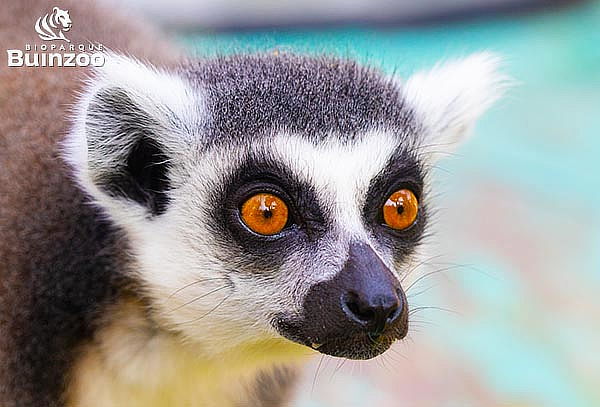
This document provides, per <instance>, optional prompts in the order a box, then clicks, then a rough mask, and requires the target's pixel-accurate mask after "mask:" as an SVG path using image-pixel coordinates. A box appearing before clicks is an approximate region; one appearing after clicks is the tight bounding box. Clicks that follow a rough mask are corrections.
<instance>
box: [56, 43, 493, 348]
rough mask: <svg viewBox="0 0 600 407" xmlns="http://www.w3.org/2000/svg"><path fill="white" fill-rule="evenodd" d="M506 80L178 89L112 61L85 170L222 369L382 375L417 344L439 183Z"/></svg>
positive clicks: (163, 319)
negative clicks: (327, 367)
mask: <svg viewBox="0 0 600 407" xmlns="http://www.w3.org/2000/svg"><path fill="white" fill-rule="evenodd" d="M496 65H497V61H496V59H495V58H494V57H492V56H490V55H487V54H478V55H474V56H471V57H468V58H466V59H464V60H460V61H454V62H450V63H448V64H446V65H444V66H438V67H437V68H434V69H433V70H431V71H429V72H421V73H417V74H416V75H414V76H412V77H411V78H409V79H408V80H407V81H402V80H400V79H398V78H393V77H388V76H386V75H385V74H383V73H381V72H379V71H377V70H375V69H371V68H366V67H362V66H359V65H357V64H356V63H354V62H350V61H346V60H338V59H333V58H324V57H307V56H297V55H285V54H284V55H274V54H263V55H252V56H234V57H228V58H217V59H214V60H208V61H202V62H197V63H193V64H190V65H188V66H186V67H185V68H183V69H180V70H179V71H176V72H166V71H160V70H157V69H154V68H152V67H148V66H145V65H143V64H141V63H139V62H136V61H132V60H130V59H127V58H124V57H119V56H115V55H112V56H109V58H108V61H107V64H106V66H105V67H104V68H101V69H100V70H99V71H98V72H97V75H95V76H94V78H93V79H92V80H91V81H90V84H89V86H88V89H87V91H86V92H85V94H84V96H83V97H82V99H81V101H80V104H79V110H78V112H79V114H78V115H77V117H76V118H75V125H74V128H73V131H72V134H71V135H70V138H69V150H68V151H69V152H68V157H67V158H68V160H69V161H70V163H71V164H72V165H73V166H74V168H75V170H76V172H77V174H78V178H79V180H80V183H81V184H82V186H83V187H84V188H85V189H86V190H87V191H88V193H89V194H90V195H91V197H92V198H93V199H94V201H95V202H96V204H97V205H99V206H100V207H101V208H102V209H103V210H104V211H105V213H107V214H108V215H109V216H110V218H111V219H112V220H113V221H114V222H115V223H116V224H118V225H119V226H121V227H122V229H123V230H124V231H125V233H126V234H127V236H128V238H129V241H130V243H131V252H132V253H131V255H132V258H133V259H134V261H135V264H136V267H135V272H136V279H137V280H138V281H139V282H140V283H141V285H142V286H143V287H144V288H145V295H146V297H147V299H148V302H149V304H150V309H151V314H152V317H153V318H154V319H155V320H156V321H157V323H158V324H160V325H161V326H162V327H164V328H165V329H168V330H171V331H173V332H177V333H178V334H180V335H182V337H184V338H185V339H186V340H188V341H192V342H197V343H199V344H202V346H203V347H204V349H207V351H208V352H212V353H219V352H226V351H228V350H229V349H232V348H233V347H236V346H242V345H244V344H247V343H252V342H254V343H260V342H261V341H264V343H269V342H270V341H271V343H274V342H277V341H281V342H282V343H291V342H294V343H297V344H302V345H307V346H310V347H313V348H315V349H318V350H319V351H320V352H323V353H326V354H329V355H334V356H341V357H346V358H355V359H367V358H371V357H374V356H376V355H378V354H380V353H382V352H383V351H385V350H386V349H387V348H388V347H389V346H390V345H391V344H392V342H394V341H395V340H397V339H401V338H403V337H404V336H405V335H406V333H407V330H408V323H409V321H408V310H409V304H408V303H407V300H406V295H405V293H404V291H403V287H402V285H401V283H400V282H401V279H402V276H403V274H404V273H406V272H407V269H408V265H409V264H410V262H411V260H413V259H414V257H415V256H417V255H418V252H419V250H418V249H419V247H420V243H421V240H422V237H423V234H424V232H425V230H426V227H427V221H428V210H429V197H428V190H427V187H426V186H427V178H428V169H429V168H430V167H431V164H432V163H433V161H434V160H435V157H436V153H437V152H439V151H448V150H449V149H451V148H453V146H454V145H456V144H457V143H458V142H459V141H460V140H461V139H463V138H464V137H465V135H467V134H468V132H469V130H470V129H471V128H472V126H473V123H474V121H475V119H476V118H477V117H478V116H480V114H481V113H483V112H484V110H486V108H487V107H488V106H489V105H490V104H491V103H492V102H493V101H494V100H495V99H496V97H497V96H498V90H499V86H498V84H499V80H500V76H499V75H498V74H497V73H496V71H495V69H496ZM284 338H285V339H284ZM290 341H291V342H290Z"/></svg>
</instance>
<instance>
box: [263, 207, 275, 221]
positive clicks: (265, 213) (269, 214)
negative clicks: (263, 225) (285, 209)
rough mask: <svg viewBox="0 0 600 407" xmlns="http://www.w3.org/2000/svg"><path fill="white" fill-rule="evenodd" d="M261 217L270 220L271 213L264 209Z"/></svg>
mask: <svg viewBox="0 0 600 407" xmlns="http://www.w3.org/2000/svg"><path fill="white" fill-rule="evenodd" d="M263 216H264V217H265V219H271V218H272V217H273V212H271V210H270V209H265V210H264V211H263Z"/></svg>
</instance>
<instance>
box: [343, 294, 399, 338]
mask: <svg viewBox="0 0 600 407" xmlns="http://www.w3.org/2000/svg"><path fill="white" fill-rule="evenodd" d="M342 308H343V310H344V312H345V314H346V315H347V316H348V318H349V319H350V320H351V321H353V322H355V323H358V324H359V325H361V326H363V327H365V328H367V329H368V331H369V332H370V333H373V334H377V335H378V334H381V333H382V332H383V331H384V330H385V328H386V326H387V325H389V324H391V323H393V322H394V321H395V320H396V319H397V318H398V316H399V315H400V314H401V312H402V302H401V300H400V297H399V296H396V295H389V296H375V297H372V298H370V299H365V298H363V297H362V296H360V295H359V294H357V293H356V292H354V291H349V292H347V293H345V294H344V295H343V296H342Z"/></svg>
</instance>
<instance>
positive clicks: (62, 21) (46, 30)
mask: <svg viewBox="0 0 600 407" xmlns="http://www.w3.org/2000/svg"><path fill="white" fill-rule="evenodd" d="M71 25H73V22H72V21H71V17H70V16H69V11H68V10H61V9H59V8H58V7H54V8H53V9H52V13H50V14H46V15H45V16H44V17H40V18H38V19H37V22H36V23H35V31H36V32H37V33H38V35H39V36H40V38H41V39H42V40H44V41H52V40H63V41H66V42H71V40H69V39H68V38H67V37H65V34H64V33H65V32H67V31H69V30H70V29H71Z"/></svg>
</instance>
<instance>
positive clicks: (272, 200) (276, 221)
mask: <svg viewBox="0 0 600 407" xmlns="http://www.w3.org/2000/svg"><path fill="white" fill-rule="evenodd" d="M241 212H242V220H243V221H244V223H245V224H246V226H248V227H249V228H250V229H251V230H252V231H254V232H256V233H258V234H260V235H267V236H270V235H276V234H277V233H279V232H281V231H282V230H283V228H284V227H285V225H286V224H287V220H288V207H287V205H286V204H285V202H283V200H282V199H281V198H279V197H278V196H276V195H273V194H269V193H260V194H256V195H253V196H252V197H250V198H249V199H248V200H246V202H244V204H243V205H242V211H241Z"/></svg>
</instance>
